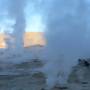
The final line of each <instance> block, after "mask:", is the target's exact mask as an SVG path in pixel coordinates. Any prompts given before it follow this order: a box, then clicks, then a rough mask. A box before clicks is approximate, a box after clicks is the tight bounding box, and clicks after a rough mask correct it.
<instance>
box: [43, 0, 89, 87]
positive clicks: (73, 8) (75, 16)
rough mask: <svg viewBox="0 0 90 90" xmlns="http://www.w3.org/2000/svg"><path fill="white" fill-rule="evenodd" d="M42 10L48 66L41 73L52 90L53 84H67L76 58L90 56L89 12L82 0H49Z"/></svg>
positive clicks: (84, 1)
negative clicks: (44, 12)
mask: <svg viewBox="0 0 90 90" xmlns="http://www.w3.org/2000/svg"><path fill="white" fill-rule="evenodd" d="M47 5H48V4H47ZM46 11H48V12H47V16H46V18H47V20H46V24H47V31H46V39H47V46H46V51H47V55H46V59H48V63H47V64H46V66H45V67H44V72H45V74H46V75H47V85H48V88H52V87H53V86H54V85H55V84H56V82H58V83H59V84H65V83H67V79H68V76H69V74H70V72H71V69H72V66H74V65H75V64H76V63H77V59H78V58H84V57H88V56H89V55H90V47H88V46H89V45H90V42H88V41H89V39H90V37H88V38H87V35H88V33H87V32H88V24H89V22H88V18H89V15H88V14H89V12H88V5H87V2H86V0H52V1H51V2H50V4H49V5H48V6H46Z"/></svg>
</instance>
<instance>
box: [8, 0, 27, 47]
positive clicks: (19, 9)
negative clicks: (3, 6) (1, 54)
mask: <svg viewBox="0 0 90 90" xmlns="http://www.w3.org/2000/svg"><path fill="white" fill-rule="evenodd" d="M26 1H27V0H23V1H22V0H9V7H8V13H9V17H10V18H11V19H14V20H15V24H14V26H13V29H14V30H13V33H12V35H13V38H14V47H15V48H22V47H23V37H24V32H25V27H26V21H25V14H24V9H25V6H26Z"/></svg>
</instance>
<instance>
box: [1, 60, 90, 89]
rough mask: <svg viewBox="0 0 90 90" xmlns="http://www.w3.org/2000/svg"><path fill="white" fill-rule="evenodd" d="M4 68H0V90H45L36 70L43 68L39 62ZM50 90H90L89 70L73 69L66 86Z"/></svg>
mask: <svg viewBox="0 0 90 90" xmlns="http://www.w3.org/2000/svg"><path fill="white" fill-rule="evenodd" d="M3 65H4V64H3ZM4 66H5V67H4V68H2V67H0V71H1V72H0V90H46V89H45V88H46V77H45V75H44V74H43V73H41V72H39V71H38V68H40V67H42V66H43V63H41V62H40V61H38V60H32V61H28V62H23V63H19V64H10V63H9V64H7V65H6V64H5V65H4ZM82 71H84V74H83V75H84V76H83V80H79V78H80V77H81V76H82V74H80V73H82ZM51 90H90V68H88V69H86V68H83V67H81V66H76V67H74V69H73V70H72V72H71V74H70V77H69V80H68V84H67V85H65V86H63V87H61V86H55V87H53V88H52V89H51Z"/></svg>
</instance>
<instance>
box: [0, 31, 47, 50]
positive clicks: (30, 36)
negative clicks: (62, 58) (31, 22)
mask: <svg viewBox="0 0 90 90" xmlns="http://www.w3.org/2000/svg"><path fill="white" fill-rule="evenodd" d="M4 39H5V35H4V34H3V33H0V48H5V47H6V44H5V41H4ZM45 44H46V41H45V38H44V33H43V32H26V33H25V35H24V47H30V46H34V45H41V46H44V45H45Z"/></svg>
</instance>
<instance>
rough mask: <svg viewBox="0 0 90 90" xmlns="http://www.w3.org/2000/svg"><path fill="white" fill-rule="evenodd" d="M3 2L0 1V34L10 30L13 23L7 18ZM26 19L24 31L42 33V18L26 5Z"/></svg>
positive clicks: (31, 7) (43, 26)
mask: <svg viewBox="0 0 90 90" xmlns="http://www.w3.org/2000/svg"><path fill="white" fill-rule="evenodd" d="M3 5H4V4H3V0H0V32H3V31H4V30H6V29H7V28H8V29H9V28H11V26H12V25H13V24H14V21H13V20H11V19H10V18H8V14H7V11H6V9H5V8H6V7H3ZM25 18H26V31H35V32H42V31H44V28H45V25H44V23H43V18H42V16H41V15H40V13H39V12H38V11H37V9H35V7H33V5H31V6H30V5H28V6H27V7H26V9H25Z"/></svg>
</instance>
